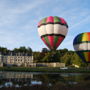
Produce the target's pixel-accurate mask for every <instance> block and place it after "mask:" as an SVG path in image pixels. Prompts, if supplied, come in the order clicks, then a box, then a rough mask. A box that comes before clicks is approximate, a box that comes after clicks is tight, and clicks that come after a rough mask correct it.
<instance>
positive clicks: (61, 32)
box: [38, 16, 68, 50]
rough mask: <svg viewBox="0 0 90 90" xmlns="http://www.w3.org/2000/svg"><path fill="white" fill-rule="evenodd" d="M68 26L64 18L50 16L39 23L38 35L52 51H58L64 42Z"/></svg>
mask: <svg viewBox="0 0 90 90" xmlns="http://www.w3.org/2000/svg"><path fill="white" fill-rule="evenodd" d="M67 31H68V25H67V23H66V21H65V20H64V19H63V18H60V17H57V16H49V17H46V18H43V19H42V20H41V21H40V22H39V23H38V33H39V35H40V37H41V39H42V41H43V42H44V43H45V44H46V46H47V47H48V48H49V49H50V50H56V49H57V48H58V46H59V45H60V44H61V42H62V41H63V40H64V38H65V36H66V34H67Z"/></svg>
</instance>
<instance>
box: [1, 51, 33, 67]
mask: <svg viewBox="0 0 90 90" xmlns="http://www.w3.org/2000/svg"><path fill="white" fill-rule="evenodd" d="M0 59H1V62H2V63H3V65H6V66H24V67H31V66H33V55H30V54H27V53H14V52H10V53H9V54H4V55H2V54H0Z"/></svg>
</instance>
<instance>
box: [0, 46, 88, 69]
mask: <svg viewBox="0 0 90 90" xmlns="http://www.w3.org/2000/svg"><path fill="white" fill-rule="evenodd" d="M0 52H1V54H8V53H9V52H15V53H29V54H33V57H34V62H36V63H38V62H40V63H42V62H60V63H65V64H66V66H72V65H74V64H75V65H79V66H81V67H84V66H87V65H89V64H87V63H84V62H82V60H81V58H80V57H79V56H78V55H77V54H76V52H75V51H71V50H68V49H66V48H65V49H59V50H54V51H50V50H48V49H47V48H42V51H32V49H31V48H30V47H25V46H22V47H19V48H14V49H13V50H9V49H7V48H5V47H0Z"/></svg>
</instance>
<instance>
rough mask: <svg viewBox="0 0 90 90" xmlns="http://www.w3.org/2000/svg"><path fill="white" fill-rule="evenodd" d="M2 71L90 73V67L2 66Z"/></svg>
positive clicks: (0, 68)
mask: <svg viewBox="0 0 90 90" xmlns="http://www.w3.org/2000/svg"><path fill="white" fill-rule="evenodd" d="M0 71H15V72H45V73H48V72H50V73H53V72H58V73H90V69H86V68H70V69H60V68H59V67H57V68H53V67H33V68H32V67H30V68H25V67H0Z"/></svg>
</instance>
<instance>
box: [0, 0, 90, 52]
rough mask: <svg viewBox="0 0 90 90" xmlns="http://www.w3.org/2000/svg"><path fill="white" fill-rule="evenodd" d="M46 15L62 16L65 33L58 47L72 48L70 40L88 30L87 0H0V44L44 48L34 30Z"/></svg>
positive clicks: (89, 16) (37, 49)
mask: <svg viewBox="0 0 90 90" xmlns="http://www.w3.org/2000/svg"><path fill="white" fill-rule="evenodd" d="M47 16H59V17H63V18H64V19H65V20H66V21H67V23H68V25H69V29H68V34H67V36H66V38H65V40H64V41H63V42H62V43H61V45H60V46H59V48H58V49H63V48H67V49H69V50H73V39H74V38H75V36H76V35H77V34H79V33H82V32H89V31H90V0H0V46H3V47H7V48H8V49H13V48H18V47H20V46H26V47H31V48H32V49H33V51H40V50H41V49H42V48H43V47H46V46H45V45H44V43H43V42H42V40H41V39H40V37H39V35H38V31H37V23H38V22H39V21H40V20H41V19H42V18H44V17H47Z"/></svg>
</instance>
